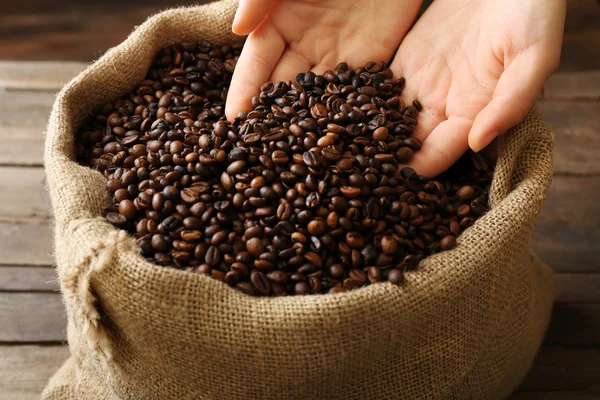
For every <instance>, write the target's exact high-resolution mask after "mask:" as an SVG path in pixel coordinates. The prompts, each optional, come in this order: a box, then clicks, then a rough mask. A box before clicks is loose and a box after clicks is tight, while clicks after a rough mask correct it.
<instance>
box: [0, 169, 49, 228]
mask: <svg viewBox="0 0 600 400" xmlns="http://www.w3.org/2000/svg"><path fill="white" fill-rule="evenodd" d="M45 180H46V177H45V174H44V170H43V169H42V168H20V167H0V193H2V200H0V204H2V206H1V207H0V220H5V221H6V220H19V219H22V218H42V219H47V218H49V217H50V198H49V197H48V192H47V191H46V190H45Z"/></svg>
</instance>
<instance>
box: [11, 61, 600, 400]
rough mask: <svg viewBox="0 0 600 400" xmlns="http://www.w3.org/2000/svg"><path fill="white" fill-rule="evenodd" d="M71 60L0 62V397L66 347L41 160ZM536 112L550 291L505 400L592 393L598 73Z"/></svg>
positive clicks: (565, 78) (598, 224) (598, 272)
mask: <svg viewBox="0 0 600 400" xmlns="http://www.w3.org/2000/svg"><path fill="white" fill-rule="evenodd" d="M85 65H86V64H82V63H47V62H46V63H44V62H42V63H33V62H29V63H20V62H0V104H1V106H0V193H1V194H2V195H1V196H0V398H2V399H4V400H13V399H14V400H17V399H18V400H27V399H34V398H37V397H38V396H39V393H40V391H41V390H42V388H43V387H44V385H45V384H46V382H47V380H48V378H49V377H50V376H51V374H52V373H53V372H54V371H56V369H57V368H58V367H59V365H61V363H62V362H63V361H64V360H65V358H66V357H67V355H68V349H67V347H66V346H65V340H66V334H65V324H66V321H65V316H64V311H63V305H62V303H61V299H60V294H59V293H57V289H58V284H57V282H56V276H55V273H54V270H53V269H52V264H53V257H52V229H51V226H52V213H51V210H50V205H49V201H48V194H47V192H46V191H45V188H44V186H45V183H44V171H43V168H42V147H43V132H44V129H45V124H46V118H47V116H48V113H49V111H50V107H51V105H52V102H53V100H54V93H55V91H56V90H57V89H58V88H60V86H61V85H62V84H63V83H64V82H67V81H68V80H69V79H70V78H71V77H72V76H73V75H75V74H76V73H77V72H78V71H80V70H81V69H83V68H84V67H85ZM538 109H539V110H540V112H541V113H542V115H543V116H544V118H545V119H546V121H547V122H548V123H549V124H550V125H551V126H552V128H553V129H554V132H555V133H556V157H555V176H554V182H553V185H552V187H551V189H550V194H549V196H548V199H547V201H546V204H545V208H544V211H543V213H542V215H541V218H540V222H539V225H538V227H537V229H536V231H535V233H534V235H533V240H532V244H531V247H532V248H533V250H534V251H536V252H537V254H538V255H540V257H541V258H542V259H543V260H544V261H545V262H547V263H548V264H549V265H550V266H552V268H553V269H554V270H555V271H556V272H557V279H558V282H559V284H560V287H561V293H560V296H559V298H558V301H557V303H556V305H555V307H554V314H553V318H552V322H551V324H550V328H549V330H548V333H547V335H546V339H545V341H544V346H543V348H542V350H541V352H540V354H539V356H538V358H537V361H536V363H535V365H534V367H533V369H532V370H531V373H530V374H529V376H528V377H527V379H526V380H525V381H524V382H523V384H522V385H521V387H520V389H519V391H518V393H516V394H515V395H514V397H513V399H518V400H524V399H548V400H553V399H579V400H583V399H586V400H588V399H595V398H600V200H599V199H598V197H599V195H600V177H599V175H600V71H597V72H586V73H561V74H556V75H555V76H554V77H553V78H552V79H551V80H550V81H549V82H548V84H547V86H546V88H545V91H544V96H543V99H542V100H540V101H539V103H538Z"/></svg>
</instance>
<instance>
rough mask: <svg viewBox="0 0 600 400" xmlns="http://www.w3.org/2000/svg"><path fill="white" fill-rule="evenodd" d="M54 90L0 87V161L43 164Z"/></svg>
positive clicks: (3, 163) (4, 162)
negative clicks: (34, 90)
mask: <svg viewBox="0 0 600 400" xmlns="http://www.w3.org/2000/svg"><path fill="white" fill-rule="evenodd" d="M54 98H55V96H54V94H53V93H44V92H6V91H2V90H0V103H1V104H2V107H0V141H1V142H2V146H0V164H1V165H42V154H43V151H44V132H45V131H46V124H47V123H48V116H49V115H50V109H51V108H52V103H54Z"/></svg>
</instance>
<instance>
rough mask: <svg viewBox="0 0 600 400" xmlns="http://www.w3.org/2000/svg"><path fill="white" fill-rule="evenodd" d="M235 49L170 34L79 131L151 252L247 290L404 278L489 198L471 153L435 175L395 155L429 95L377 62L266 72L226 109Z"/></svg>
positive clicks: (121, 218) (411, 142) (81, 155)
mask: <svg viewBox="0 0 600 400" xmlns="http://www.w3.org/2000/svg"><path fill="white" fill-rule="evenodd" d="M182 49H183V50H182ZM240 52H241V46H233V47H224V48H217V47H215V48H213V47H212V46H211V45H210V44H208V43H206V42H200V43H192V42H190V43H185V44H182V45H175V46H172V47H170V48H169V49H167V50H165V51H164V52H163V53H160V54H159V55H158V56H157V57H156V58H155V60H154V62H153V64H152V66H151V69H150V72H149V73H148V75H147V77H146V79H145V80H144V81H143V82H141V83H140V84H139V85H138V87H136V88H135V89H134V90H132V91H131V93H129V94H126V95H125V97H124V98H125V99H128V100H123V99H117V100H115V101H114V102H112V103H110V104H108V105H106V106H105V107H104V110H102V111H103V112H102V113H98V114H95V115H94V116H93V118H92V119H91V121H90V122H87V123H86V124H84V126H83V127H82V129H81V130H80V131H79V132H78V133H77V135H76V142H77V143H76V151H77V158H78V160H79V161H80V162H81V163H82V164H86V165H89V166H91V167H93V168H96V169H98V170H100V172H102V173H103V174H104V176H105V177H106V179H107V180H106V189H107V190H108V192H109V194H110V195H111V196H112V200H113V204H112V206H111V207H109V208H107V209H106V210H105V211H104V212H103V215H105V217H106V218H107V220H108V221H109V222H110V223H111V224H113V225H115V226H116V227H118V228H119V229H124V230H126V231H128V232H129V233H131V234H132V235H134V237H135V239H136V243H137V244H138V246H140V248H141V250H142V254H143V255H144V256H145V257H147V258H148V259H149V260H150V261H152V262H155V263H157V264H160V265H171V266H173V267H175V268H178V269H190V268H191V269H192V270H194V271H195V272H197V273H202V274H207V275H210V276H212V277H213V278H215V279H218V280H220V281H223V282H225V283H227V284H228V285H230V286H232V287H235V288H236V289H238V290H240V291H242V292H244V293H246V294H249V295H274V296H278V295H283V294H310V293H338V292H343V291H348V290H353V289H355V288H357V287H360V286H363V285H368V284H370V283H375V282H380V281H386V280H389V281H391V282H392V283H395V284H399V283H401V282H402V281H403V278H404V274H403V271H404V269H407V270H408V269H414V268H416V266H417V265H418V264H419V261H421V259H422V258H423V257H425V255H429V254H432V253H435V252H438V251H444V250H449V249H452V248H453V247H455V246H456V237H457V236H458V235H459V234H460V233H461V232H462V231H463V230H465V229H468V228H469V227H470V226H471V225H473V223H474V222H475V220H476V219H477V218H478V217H479V216H481V215H482V214H484V213H485V212H486V211H487V209H488V205H487V193H488V191H489V183H490V178H491V174H492V169H490V168H487V169H485V170H484V169H482V168H481V166H479V167H477V165H476V164H475V163H474V162H473V160H472V159H470V158H469V157H464V158H463V159H462V160H461V161H459V163H457V166H456V168H455V167H452V168H451V169H450V170H449V171H447V172H446V173H444V174H443V175H442V176H441V177H440V179H438V180H429V179H427V178H425V177H422V176H420V175H418V173H417V171H414V170H413V169H411V168H400V167H399V166H402V164H406V163H408V162H409V161H410V160H411V159H412V158H413V156H414V154H415V153H416V152H418V151H419V150H420V149H421V145H422V144H421V142H420V141H419V140H418V139H416V138H415V137H413V136H412V132H413V130H414V128H415V126H416V125H417V123H418V114H419V111H420V110H421V109H422V105H421V103H419V102H418V101H414V102H413V103H412V105H409V106H408V107H405V105H404V104H402V102H401V101H400V98H399V94H400V93H401V91H402V88H403V85H404V80H403V78H400V79H393V74H392V72H391V70H389V69H388V68H387V66H386V64H385V63H368V64H367V65H366V66H364V67H362V68H356V69H352V68H350V67H349V66H348V65H347V64H345V63H341V64H339V65H338V66H337V67H336V68H335V69H333V70H330V71H326V72H325V73H324V74H323V75H322V76H321V75H316V74H314V73H312V72H309V73H304V74H299V75H298V77H297V79H296V82H293V83H291V84H290V83H284V82H279V83H278V82H275V83H267V84H264V85H263V86H262V87H261V89H260V93H258V94H257V96H256V97H255V98H254V99H253V100H252V109H251V110H249V111H244V112H241V113H240V114H239V116H238V118H237V119H236V120H235V121H226V120H225V118H224V117H225V116H224V113H223V111H224V99H226V97H227V91H228V85H229V82H230V81H231V76H232V72H233V71H234V68H235V64H236V60H237V59H238V57H239V55H240ZM165 54H168V55H165ZM129 99H131V100H129ZM479 164H481V163H479Z"/></svg>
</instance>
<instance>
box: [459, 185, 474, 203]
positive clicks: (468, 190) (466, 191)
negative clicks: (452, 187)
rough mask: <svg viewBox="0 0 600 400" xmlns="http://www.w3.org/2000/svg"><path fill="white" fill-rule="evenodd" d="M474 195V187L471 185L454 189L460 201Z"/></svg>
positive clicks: (467, 199) (469, 198)
mask: <svg viewBox="0 0 600 400" xmlns="http://www.w3.org/2000/svg"><path fill="white" fill-rule="evenodd" d="M474 195H475V189H473V186H471V185H465V186H461V187H460V189H458V190H457V191H456V197H458V199H459V200H461V201H469V200H471V198H472V197H473V196H474Z"/></svg>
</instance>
